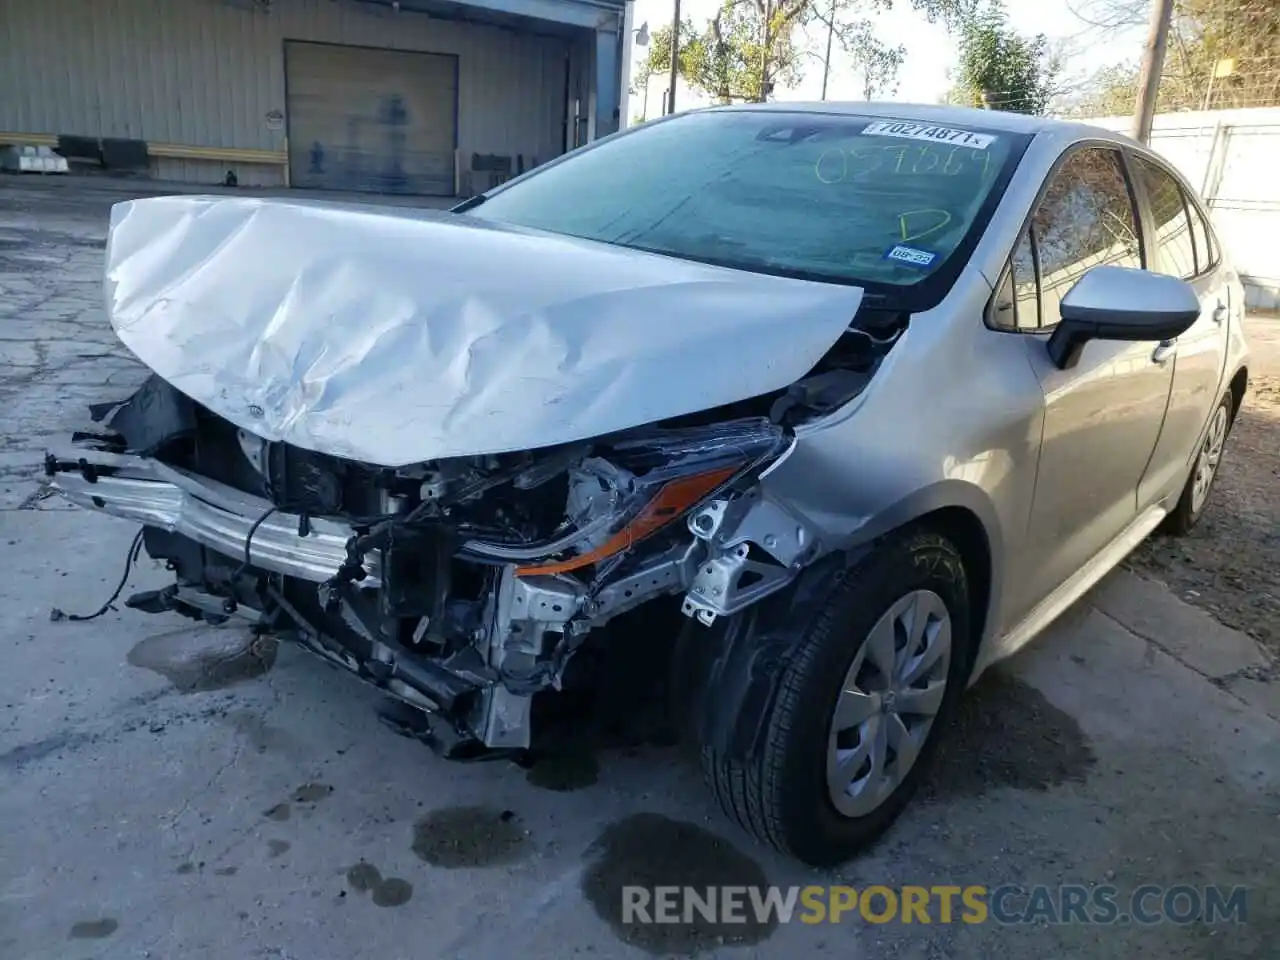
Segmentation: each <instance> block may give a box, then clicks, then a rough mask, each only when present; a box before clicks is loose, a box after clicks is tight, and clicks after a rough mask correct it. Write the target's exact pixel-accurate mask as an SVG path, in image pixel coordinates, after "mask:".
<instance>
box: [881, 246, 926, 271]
mask: <svg viewBox="0 0 1280 960" xmlns="http://www.w3.org/2000/svg"><path fill="white" fill-rule="evenodd" d="M884 259H886V260H896V261H897V262H898V263H901V264H905V265H906V266H908V267H921V268H924V267H931V266H933V261H935V260H937V259H938V255H937V254H936V253H934V252H933V251H932V250H921V249H919V248H918V247H908V246H907V245H906V244H902V243H900V244H898V245H897V246H896V247H890V248H889V249H888V250H887V251H885V255H884Z"/></svg>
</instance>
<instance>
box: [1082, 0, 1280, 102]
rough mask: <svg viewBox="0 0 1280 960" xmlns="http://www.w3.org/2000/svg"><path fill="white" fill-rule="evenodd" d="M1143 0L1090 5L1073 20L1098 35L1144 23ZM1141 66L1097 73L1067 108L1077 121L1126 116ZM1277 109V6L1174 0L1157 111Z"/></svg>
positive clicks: (1254, 1)
mask: <svg viewBox="0 0 1280 960" xmlns="http://www.w3.org/2000/svg"><path fill="white" fill-rule="evenodd" d="M1148 11H1149V7H1148V5H1147V3H1146V2H1142V0H1086V2H1084V3H1083V4H1082V5H1081V6H1080V7H1079V8H1078V9H1076V10H1075V13H1076V16H1078V17H1079V18H1080V19H1082V20H1084V21H1085V22H1086V23H1088V24H1089V25H1091V26H1093V27H1095V28H1097V29H1099V30H1107V31H1110V30H1117V29H1124V28H1129V27H1136V26H1138V25H1140V24H1142V23H1145V22H1146V17H1147V14H1148ZM1137 78H1138V68H1137V66H1136V65H1135V64H1131V63H1123V64H1115V65H1113V66H1110V67H1106V68H1104V69H1103V70H1100V71H1098V73H1096V74H1095V75H1094V76H1093V77H1092V78H1090V80H1089V81H1088V82H1086V84H1085V85H1084V88H1083V89H1082V90H1081V91H1080V92H1079V93H1078V95H1077V96H1076V97H1075V98H1073V100H1072V102H1071V103H1069V104H1067V105H1066V108H1067V111H1068V112H1070V113H1072V114H1075V115H1077V116H1105V115H1112V114H1126V113H1130V112H1131V111H1132V110H1133V106H1134V100H1135V98H1136V96H1137ZM1275 105H1280V0H1175V3H1174V11H1173V21H1172V23H1171V24H1170V28H1169V47H1168V54H1167V55H1166V57H1165V65H1164V73H1163V75H1162V76H1161V78H1160V88H1159V94H1158V98H1157V101H1156V106H1157V109H1159V110H1165V111H1175V110H1201V109H1206V108H1208V109H1215V108H1216V109H1223V108H1227V107H1253V106H1275Z"/></svg>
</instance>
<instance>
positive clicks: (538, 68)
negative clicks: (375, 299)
mask: <svg viewBox="0 0 1280 960" xmlns="http://www.w3.org/2000/svg"><path fill="white" fill-rule="evenodd" d="M630 13H631V4H630V0H467V2H465V3H455V2H447V0H0V143H26V144H36V145H46V146H56V145H57V144H58V138H59V137H62V138H63V144H64V145H65V144H67V143H79V144H83V143H91V144H94V145H96V147H97V148H98V149H99V150H100V153H99V156H100V157H102V156H106V157H107V158H108V159H109V158H110V156H113V155H116V156H132V157H142V159H141V160H139V161H136V162H138V163H140V164H144V165H145V166H146V167H147V170H148V171H149V173H150V175H151V176H153V177H156V178H159V179H165V180H180V181H189V182H203V183H220V182H224V181H226V180H227V179H228V174H229V173H230V175H231V179H232V180H234V181H235V182H237V183H238V184H240V185H244V186H250V185H253V186H285V185H291V186H296V187H305V188H311V189H335V190H355V191H372V192H380V193H411V194H436V195H452V194H462V195H466V194H469V193H472V192H476V191H479V190H482V189H485V188H486V187H487V186H489V185H490V183H491V182H492V181H493V179H494V177H495V176H498V177H500V176H502V175H503V173H504V171H506V170H509V171H510V172H511V173H517V172H519V171H520V170H522V169H527V168H528V167H530V166H533V165H536V164H538V163H542V162H545V161H546V160H548V159H550V158H552V157H555V156H557V155H559V154H561V153H563V152H565V151H566V150H569V149H572V148H573V147H575V146H578V145H580V144H582V143H585V142H587V141H589V140H592V139H594V138H596V137H599V136H603V135H605V134H607V133H610V132H612V131H614V130H616V129H617V128H618V126H619V120H620V118H622V117H625V116H626V112H625V110H626V84H625V77H626V68H627V64H626V57H627V51H628V50H629V46H630V45H629V42H628V41H629V40H630V30H631V25H630ZM72 138H74V139H72ZM143 143H145V144H146V147H145V154H143V153H142V149H143V148H142V144H143ZM90 152H92V151H90Z"/></svg>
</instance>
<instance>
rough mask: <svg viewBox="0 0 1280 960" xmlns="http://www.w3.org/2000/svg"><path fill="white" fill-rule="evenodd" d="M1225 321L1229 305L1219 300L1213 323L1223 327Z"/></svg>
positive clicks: (1214, 311) (1214, 310) (1215, 308)
mask: <svg viewBox="0 0 1280 960" xmlns="http://www.w3.org/2000/svg"><path fill="white" fill-rule="evenodd" d="M1225 319H1227V305H1226V304H1225V303H1223V302H1222V301H1221V300H1219V301H1218V305H1217V306H1216V307H1214V308H1213V322H1214V323H1216V324H1218V325H1219V326H1221V325H1222V321H1223V320H1225Z"/></svg>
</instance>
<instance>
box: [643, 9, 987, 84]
mask: <svg viewBox="0 0 1280 960" xmlns="http://www.w3.org/2000/svg"><path fill="white" fill-rule="evenodd" d="M908 2H910V4H911V6H912V7H913V8H914V9H916V10H919V11H921V12H922V13H924V14H925V16H926V17H928V18H929V19H930V20H931V21H939V20H940V21H942V22H944V23H947V24H948V25H955V24H959V23H961V22H962V21H963V19H964V17H965V16H967V15H968V14H969V13H970V12H971V11H972V8H973V3H974V2H975V0H908ZM892 5H893V0H836V2H835V3H834V4H833V3H832V2H831V0H722V3H721V5H720V7H719V8H718V9H717V10H716V13H715V15H714V16H713V17H712V18H711V19H710V20H709V21H708V22H707V24H706V25H705V27H704V28H703V29H702V30H695V29H694V27H693V25H692V24H691V23H690V22H689V21H687V20H686V21H685V22H684V23H683V25H682V26H681V29H680V64H679V71H680V76H682V77H683V78H684V79H685V81H686V82H687V83H689V84H690V86H693V87H695V88H697V89H699V90H701V91H703V92H704V93H706V94H707V95H708V96H709V97H711V99H713V100H715V101H716V102H717V103H732V102H735V101H742V100H748V101H762V100H767V99H768V98H769V96H770V94H771V93H772V92H773V91H774V89H775V88H777V87H779V86H781V87H788V86H791V85H794V84H795V83H797V82H798V81H799V80H800V79H801V77H802V75H803V59H804V56H805V55H806V53H807V51H806V50H805V49H804V46H803V43H802V42H801V40H800V37H799V36H798V34H797V31H798V30H799V29H800V28H802V27H805V26H809V25H814V24H828V23H834V31H833V37H835V38H836V39H838V40H839V42H840V46H841V48H842V49H844V50H845V51H846V52H848V53H849V55H850V56H851V58H852V59H853V61H854V63H855V65H856V66H857V67H858V68H859V69H861V70H862V72H863V75H864V78H865V82H864V91H865V92H866V93H867V95H868V99H869V98H870V97H872V96H876V95H880V94H883V93H887V92H891V91H892V90H894V89H896V87H897V72H898V68H899V66H900V65H901V63H902V58H903V56H904V54H905V52H906V51H905V50H904V49H903V48H901V47H887V46H885V45H884V44H883V43H881V42H880V41H878V40H877V39H876V38H875V36H874V34H873V31H872V23H871V21H870V20H868V19H867V18H865V17H861V16H858V14H859V11H867V10H871V9H887V8H889V7H891V6H892ZM670 47H671V29H670V27H663V28H659V29H658V30H655V31H654V32H653V38H652V40H651V41H650V47H649V53H648V55H647V56H646V57H645V59H644V61H642V62H641V63H640V64H638V65H637V67H636V76H637V78H644V79H645V80H647V78H648V77H649V76H651V75H652V74H655V73H660V72H662V71H665V70H669V69H670V64H671V53H670Z"/></svg>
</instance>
